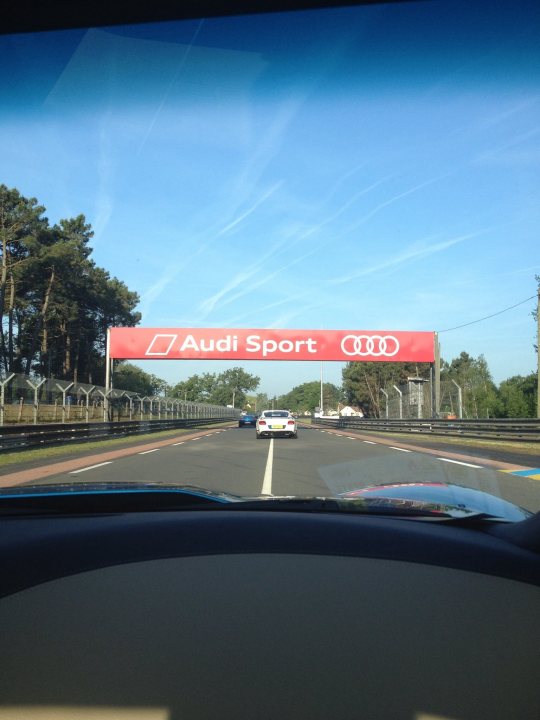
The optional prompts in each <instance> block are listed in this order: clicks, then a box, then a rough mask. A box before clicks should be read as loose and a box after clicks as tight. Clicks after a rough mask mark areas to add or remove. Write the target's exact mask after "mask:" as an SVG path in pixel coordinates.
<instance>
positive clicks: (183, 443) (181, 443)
mask: <svg viewBox="0 0 540 720" xmlns="http://www.w3.org/2000/svg"><path fill="white" fill-rule="evenodd" d="M185 443H186V441H185V440H182V442H179V443H173V445H175V446H176V445H185Z"/></svg>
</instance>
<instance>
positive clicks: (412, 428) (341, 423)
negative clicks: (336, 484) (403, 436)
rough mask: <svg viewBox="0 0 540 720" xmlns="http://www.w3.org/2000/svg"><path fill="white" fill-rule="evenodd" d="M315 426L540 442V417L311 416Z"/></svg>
mask: <svg viewBox="0 0 540 720" xmlns="http://www.w3.org/2000/svg"><path fill="white" fill-rule="evenodd" d="M312 423H313V424H314V425H326V426H329V427H335V428H342V429H352V430H362V431H365V432H389V433H392V432H393V433H407V434H409V435H441V436H446V437H463V438H476V439H486V440H517V441H521V442H525V441H528V442H540V419H529V418H527V419H522V420H521V419H514V418H512V419H506V418H504V419H493V420H439V419H433V418H427V419H423V420H386V419H375V418H369V419H368V418H359V417H341V418H335V419H334V418H313V419H312ZM539 449H540V448H539Z"/></svg>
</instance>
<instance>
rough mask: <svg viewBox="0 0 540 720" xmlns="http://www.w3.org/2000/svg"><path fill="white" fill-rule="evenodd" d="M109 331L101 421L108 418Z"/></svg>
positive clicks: (109, 386) (109, 382) (109, 376)
mask: <svg viewBox="0 0 540 720" xmlns="http://www.w3.org/2000/svg"><path fill="white" fill-rule="evenodd" d="M110 340H111V331H110V328H107V343H106V349H105V395H104V397H103V420H104V421H105V419H107V420H110V418H109V392H110V390H111V358H110Z"/></svg>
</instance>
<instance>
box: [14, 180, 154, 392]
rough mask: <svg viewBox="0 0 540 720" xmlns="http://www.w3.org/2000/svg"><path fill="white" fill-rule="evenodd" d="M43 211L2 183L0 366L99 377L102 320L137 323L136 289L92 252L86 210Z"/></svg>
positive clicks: (51, 374) (97, 381)
mask: <svg viewBox="0 0 540 720" xmlns="http://www.w3.org/2000/svg"><path fill="white" fill-rule="evenodd" d="M44 213H45V208H44V207H43V206H41V205H39V204H38V201H37V200H36V199H35V198H26V197H23V196H22V195H21V194H20V193H19V191H18V190H16V189H14V188H13V189H9V188H8V187H6V186H5V185H0V261H1V266H0V314H1V317H2V327H1V333H0V373H1V374H3V375H6V374H7V373H10V372H17V373H24V374H36V375H39V376H41V377H57V378H59V379H64V378H65V379H70V380H75V381H78V382H89V383H94V384H101V385H102V384H103V383H104V357H105V342H106V331H107V328H108V327H110V326H113V325H114V326H120V325H124V326H133V325H136V324H137V323H138V322H139V321H140V318H141V316H140V314H139V313H138V312H135V307H136V306H137V304H138V302H139V297H138V295H137V293H135V292H132V291H130V290H129V289H128V288H127V286H126V285H125V284H124V283H123V282H122V281H120V280H118V279H117V278H115V277H111V276H110V275H109V273H108V272H107V271H106V270H104V269H103V268H101V267H99V266H97V265H96V263H95V262H94V261H93V260H92V259H91V254H92V249H91V247H90V244H89V243H90V240H91V238H92V236H93V231H92V228H91V226H90V224H88V223H87V222H86V219H85V217H84V215H78V216H77V217H74V218H68V219H63V220H60V221H59V222H58V223H57V224H54V225H50V224H49V221H48V219H47V217H45V215H44Z"/></svg>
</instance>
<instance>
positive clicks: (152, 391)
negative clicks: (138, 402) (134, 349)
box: [113, 362, 168, 397]
mask: <svg viewBox="0 0 540 720" xmlns="http://www.w3.org/2000/svg"><path fill="white" fill-rule="evenodd" d="M113 385H114V387H115V388H116V389H118V390H129V391H131V392H135V393H137V394H138V395H140V396H141V397H152V396H154V395H160V394H163V392H164V390H166V389H167V387H168V386H167V383H166V382H165V381H164V380H161V379H160V378H158V377H156V376H155V375H151V374H149V373H146V372H144V370H142V369H141V368H139V367H137V366H136V365H132V364H131V363H128V362H121V363H120V364H119V365H118V367H117V368H116V369H115V371H114V375H113Z"/></svg>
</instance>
